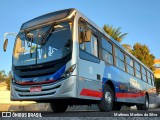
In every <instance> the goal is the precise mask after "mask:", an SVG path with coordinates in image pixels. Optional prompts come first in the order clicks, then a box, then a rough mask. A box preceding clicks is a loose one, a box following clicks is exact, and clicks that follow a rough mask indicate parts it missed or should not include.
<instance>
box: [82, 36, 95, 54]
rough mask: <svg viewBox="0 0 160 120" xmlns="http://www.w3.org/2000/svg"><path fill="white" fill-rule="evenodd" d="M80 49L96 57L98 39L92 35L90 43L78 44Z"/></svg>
mask: <svg viewBox="0 0 160 120" xmlns="http://www.w3.org/2000/svg"><path fill="white" fill-rule="evenodd" d="M80 49H82V50H84V51H85V52H87V53H90V54H92V55H94V56H96V57H98V39H97V37H96V36H95V35H93V34H92V35H91V40H90V42H82V43H81V44H80Z"/></svg>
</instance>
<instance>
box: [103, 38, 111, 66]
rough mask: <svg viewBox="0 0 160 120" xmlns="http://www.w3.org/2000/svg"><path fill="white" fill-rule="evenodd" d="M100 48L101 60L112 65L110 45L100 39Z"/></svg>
mask: <svg viewBox="0 0 160 120" xmlns="http://www.w3.org/2000/svg"><path fill="white" fill-rule="evenodd" d="M102 47H103V49H102V56H103V60H104V61H105V62H107V63H110V64H113V55H112V44H111V43H110V42H108V41H107V40H106V39H104V38H102Z"/></svg>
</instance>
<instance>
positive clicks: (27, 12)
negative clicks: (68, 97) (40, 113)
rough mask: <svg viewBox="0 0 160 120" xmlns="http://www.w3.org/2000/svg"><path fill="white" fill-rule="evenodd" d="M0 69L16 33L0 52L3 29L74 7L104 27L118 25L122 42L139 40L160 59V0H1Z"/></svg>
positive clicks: (13, 29) (7, 61)
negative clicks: (122, 38)
mask: <svg viewBox="0 0 160 120" xmlns="http://www.w3.org/2000/svg"><path fill="white" fill-rule="evenodd" d="M0 2H1V3H0V60H1V62H0V70H5V71H6V72H7V73H8V72H9V71H10V70H11V64H12V52H13V45H14V40H15V36H8V39H9V43H8V48H7V52H3V41H4V39H3V35H4V33H5V32H16V33H18V31H19V29H20V27H21V25H22V23H24V22H26V21H28V20H30V19H33V18H35V17H38V16H40V15H43V14H46V13H49V12H54V11H57V10H62V9H67V8H76V9H78V10H79V11H81V12H82V13H83V14H85V15H86V16H87V17H88V18H89V19H91V20H92V21H93V22H94V23H96V24H97V25H98V26H99V27H101V28H103V26H104V24H109V25H113V27H121V32H122V33H129V34H128V35H127V36H126V37H125V38H124V40H123V42H122V44H130V45H131V46H133V45H134V44H135V43H137V42H139V43H141V44H145V45H147V46H148V47H149V49H150V53H152V54H154V56H155V57H156V58H157V59H160V47H159V46H160V14H159V13H160V7H159V6H160V0H154V1H153V0H12V1H11V0H1V1H0Z"/></svg>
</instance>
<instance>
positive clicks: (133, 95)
mask: <svg viewBox="0 0 160 120" xmlns="http://www.w3.org/2000/svg"><path fill="white" fill-rule="evenodd" d="M144 95H145V94H144V93H142V92H141V93H116V97H117V98H137V97H142V96H144Z"/></svg>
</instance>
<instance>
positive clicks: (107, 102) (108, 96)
mask: <svg viewBox="0 0 160 120" xmlns="http://www.w3.org/2000/svg"><path fill="white" fill-rule="evenodd" d="M113 99H114V92H113V90H112V89H111V87H110V86H109V85H105V87H104V91H103V95H102V99H101V101H100V102H99V103H98V108H99V110H100V111H101V112H109V111H111V110H112V107H113Z"/></svg>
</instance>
